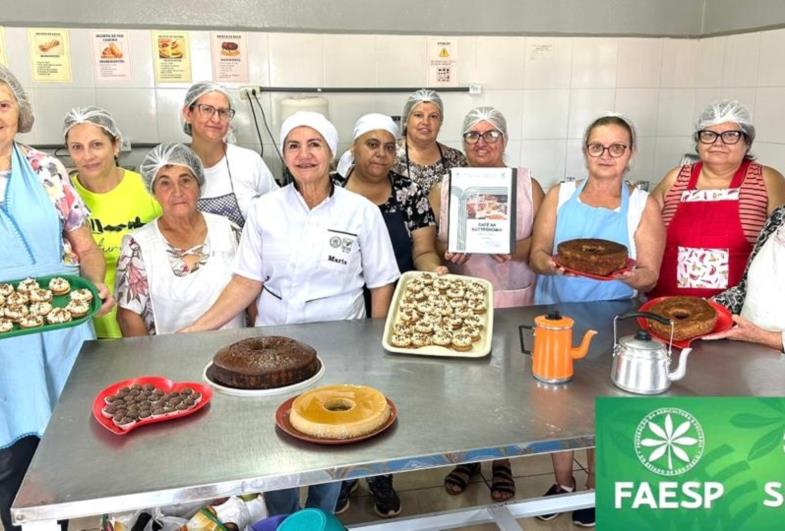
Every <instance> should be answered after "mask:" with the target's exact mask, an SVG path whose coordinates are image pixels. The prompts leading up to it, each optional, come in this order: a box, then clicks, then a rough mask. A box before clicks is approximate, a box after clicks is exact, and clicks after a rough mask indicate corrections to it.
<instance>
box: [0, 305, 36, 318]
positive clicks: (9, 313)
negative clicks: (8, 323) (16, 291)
mask: <svg viewBox="0 0 785 531" xmlns="http://www.w3.org/2000/svg"><path fill="white" fill-rule="evenodd" d="M29 314H30V310H28V309H27V306H24V305H22V304H13V305H10V306H6V307H4V308H3V315H5V316H6V318H8V319H10V320H12V321H15V322H19V319H21V318H22V317H24V316H26V315H29Z"/></svg>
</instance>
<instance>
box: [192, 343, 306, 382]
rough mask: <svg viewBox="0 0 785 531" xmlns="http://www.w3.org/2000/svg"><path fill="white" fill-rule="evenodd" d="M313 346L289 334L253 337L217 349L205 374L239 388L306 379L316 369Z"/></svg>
mask: <svg viewBox="0 0 785 531" xmlns="http://www.w3.org/2000/svg"><path fill="white" fill-rule="evenodd" d="M320 366H321V362H320V361H319V360H318V358H317V357H316V350H314V349H313V347H310V346H308V345H306V344H304V343H300V342H299V341H295V340H294V339H291V338H288V337H280V336H270V337H252V338H249V339H243V340H242V341H238V342H237V343H233V344H231V345H229V346H228V347H224V348H222V349H221V350H219V351H218V352H217V353H216V354H215V356H214V357H213V363H212V364H211V365H210V367H208V369H207V377H208V378H209V379H210V380H212V381H214V382H216V383H218V384H221V385H225V386H228V387H235V388H238V389H271V388H274V387H284V386H287V385H292V384H296V383H298V382H302V381H303V380H307V379H308V378H310V377H311V376H313V375H314V374H316V373H317V372H318V371H319V368H320Z"/></svg>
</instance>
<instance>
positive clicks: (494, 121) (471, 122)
mask: <svg viewBox="0 0 785 531" xmlns="http://www.w3.org/2000/svg"><path fill="white" fill-rule="evenodd" d="M480 122H488V123H489V124H491V125H492V126H494V127H495V128H496V129H498V130H499V131H501V133H502V134H504V137H505V138H507V120H506V119H505V118H504V115H503V114H502V113H501V112H500V111H499V110H498V109H496V108H494V107H490V106H487V105H486V106H482V107H475V108H474V109H472V110H471V111H469V112H468V113H467V114H466V118H464V119H463V130H462V131H461V134H464V133H466V132H468V131H469V130H470V129H471V128H472V127H474V126H475V125H476V124H478V123H480Z"/></svg>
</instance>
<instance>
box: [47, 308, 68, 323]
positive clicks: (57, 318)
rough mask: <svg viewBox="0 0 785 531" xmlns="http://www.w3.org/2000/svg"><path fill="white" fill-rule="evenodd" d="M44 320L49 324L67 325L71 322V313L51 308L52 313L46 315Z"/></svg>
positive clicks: (62, 309)
mask: <svg viewBox="0 0 785 531" xmlns="http://www.w3.org/2000/svg"><path fill="white" fill-rule="evenodd" d="M46 320H47V321H48V322H49V323H50V324H61V323H67V322H69V321H70V320H71V312H69V311H68V310H66V309H65V308H53V309H52V311H51V312H49V313H48V314H47V315H46Z"/></svg>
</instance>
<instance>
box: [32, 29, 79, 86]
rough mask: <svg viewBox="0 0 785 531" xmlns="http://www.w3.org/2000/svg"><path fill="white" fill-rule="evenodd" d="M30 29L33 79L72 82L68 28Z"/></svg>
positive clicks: (43, 81) (44, 81) (48, 81)
mask: <svg viewBox="0 0 785 531" xmlns="http://www.w3.org/2000/svg"><path fill="white" fill-rule="evenodd" d="M27 31H28V39H29V41H30V64H31V66H32V69H33V81H38V82H40V83H70V82H71V45H70V42H69V39H68V30H66V29H53V28H37V29H30V30H27Z"/></svg>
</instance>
